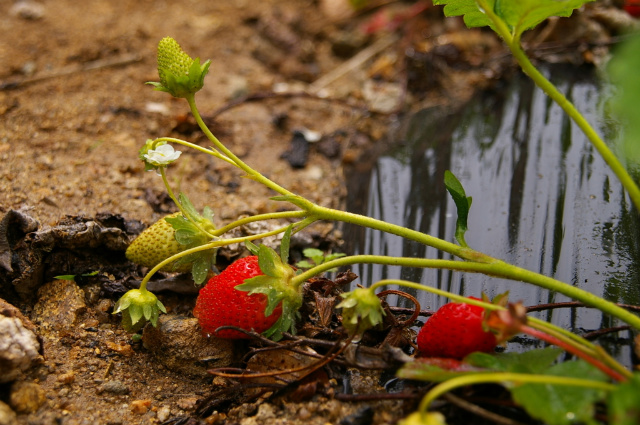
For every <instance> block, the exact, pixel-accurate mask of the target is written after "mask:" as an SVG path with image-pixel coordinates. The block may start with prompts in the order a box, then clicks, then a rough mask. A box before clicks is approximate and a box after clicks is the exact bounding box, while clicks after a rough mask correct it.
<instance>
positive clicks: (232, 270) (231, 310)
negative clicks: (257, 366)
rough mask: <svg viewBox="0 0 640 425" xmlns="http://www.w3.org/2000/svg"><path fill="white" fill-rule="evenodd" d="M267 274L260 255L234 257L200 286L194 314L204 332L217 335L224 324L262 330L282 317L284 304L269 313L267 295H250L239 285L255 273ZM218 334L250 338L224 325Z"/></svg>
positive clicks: (232, 337)
mask: <svg viewBox="0 0 640 425" xmlns="http://www.w3.org/2000/svg"><path fill="white" fill-rule="evenodd" d="M261 275H263V273H262V271H261V270H260V266H259V265H258V257H257V256H255V255H254V256H250V257H245V258H241V259H239V260H236V261H234V262H233V263H232V264H231V265H230V266H228V267H227V268H226V269H224V271H223V272H222V273H220V274H219V275H217V276H214V277H212V278H211V279H210V280H209V282H208V283H207V285H206V286H205V287H204V288H202V290H200V294H199V295H198V299H197V301H196V307H195V308H194V309H193V315H194V316H196V317H197V318H198V321H199V322H200V327H201V328H202V332H203V333H204V334H207V335H214V332H215V330H216V329H218V328H219V327H220V326H237V327H239V328H242V329H246V330H254V331H256V332H259V333H262V332H264V331H266V330H267V329H269V328H271V326H272V325H273V324H274V323H275V322H276V321H277V320H278V319H279V318H280V315H281V314H282V306H281V305H278V306H277V307H276V308H275V309H274V311H273V313H272V314H271V315H270V316H268V317H265V315H264V311H265V309H266V307H267V296H266V295H265V294H262V293H256V294H252V295H249V293H248V292H246V291H240V290H238V289H235V287H236V286H237V285H240V284H242V283H243V282H244V280H245V279H249V278H252V277H255V276H261ZM215 336H217V337H219V338H230V339H241V338H248V337H247V335H245V334H244V333H242V332H239V331H234V330H231V329H224V330H221V331H220V332H218V333H215Z"/></svg>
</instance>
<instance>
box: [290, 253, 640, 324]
mask: <svg viewBox="0 0 640 425" xmlns="http://www.w3.org/2000/svg"><path fill="white" fill-rule="evenodd" d="M461 249H464V248H461ZM486 257H487V258H491V257H488V256H486ZM493 260H494V262H492V263H472V262H467V261H459V260H434V259H429V258H410V257H386V256H380V255H353V256H351V257H342V258H338V259H335V260H331V261H328V262H326V263H323V264H320V265H318V266H315V267H313V268H311V269H309V270H307V271H305V272H303V273H301V274H299V275H297V276H296V277H295V278H294V279H293V280H294V281H304V280H307V279H310V278H312V277H313V276H315V275H317V274H319V273H322V272H325V271H327V270H330V269H332V268H335V267H343V266H350V265H353V264H358V263H363V264H382V265H389V266H404V267H417V268H434V269H449V270H457V271H465V272H470V273H483V274H486V275H489V276H494V277H501V278H505V279H510V280H517V281H521V282H528V283H532V284H534V285H537V286H539V287H541V288H545V289H549V290H551V291H556V292H559V293H561V294H563V295H566V296H568V297H570V298H573V299H575V300H578V301H581V302H583V303H585V304H586V305H589V306H592V307H595V308H597V309H599V310H601V311H602V312H604V313H608V314H610V315H612V316H614V317H617V318H619V319H620V320H623V321H624V322H626V323H628V324H629V325H631V326H633V327H635V328H636V329H640V317H638V316H636V315H635V314H633V313H631V312H629V311H627V310H625V309H623V308H621V307H619V306H617V305H616V304H615V303H612V302H610V301H607V300H605V299H602V298H600V297H598V296H597V295H594V294H592V293H591V292H588V291H585V290H584V289H580V288H577V287H575V286H571V285H568V284H566V283H564V282H561V281H559V280H556V279H553V278H550V277H547V276H544V275H541V274H539V273H534V272H532V271H529V270H525V269H522V268H520V267H517V266H513V265H511V264H508V263H505V262H504V261H500V260H496V259H493ZM298 283H299V282H298Z"/></svg>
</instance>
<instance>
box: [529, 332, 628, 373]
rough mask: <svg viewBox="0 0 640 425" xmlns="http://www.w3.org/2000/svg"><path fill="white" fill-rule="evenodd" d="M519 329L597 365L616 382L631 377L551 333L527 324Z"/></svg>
mask: <svg viewBox="0 0 640 425" xmlns="http://www.w3.org/2000/svg"><path fill="white" fill-rule="evenodd" d="M520 330H521V331H522V332H524V333H526V334H527V335H531V336H532V337H534V338H538V339H540V340H542V341H545V342H548V343H549V344H553V345H556V346H558V347H560V348H562V349H563V350H565V351H568V352H569V353H571V354H573V355H575V356H577V357H580V358H581V359H582V360H584V361H586V362H588V363H590V364H591V365H593V366H595V367H597V368H598V369H600V370H601V371H602V372H604V373H606V374H607V375H609V376H610V377H611V378H612V379H614V380H616V381H618V382H622V381H626V380H627V379H629V378H631V376H632V374H631V372H629V371H625V373H624V374H621V373H618V372H617V371H615V370H613V369H611V368H610V367H608V366H607V365H605V364H604V363H602V362H601V361H600V360H598V359H596V358H594V357H593V356H590V355H588V354H586V353H585V352H584V351H582V350H576V349H575V347H573V346H571V345H569V344H566V343H565V342H564V341H562V340H559V339H557V338H554V337H553V336H551V335H548V334H546V333H544V332H540V331H539V330H537V329H534V328H532V327H531V326H527V325H523V326H521V327H520Z"/></svg>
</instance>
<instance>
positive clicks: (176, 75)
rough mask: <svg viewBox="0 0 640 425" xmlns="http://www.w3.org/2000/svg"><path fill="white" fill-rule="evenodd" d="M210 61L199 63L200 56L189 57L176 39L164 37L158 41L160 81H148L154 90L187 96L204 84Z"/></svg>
mask: <svg viewBox="0 0 640 425" xmlns="http://www.w3.org/2000/svg"><path fill="white" fill-rule="evenodd" d="M210 65H211V61H210V60H208V61H206V62H205V63H204V64H202V65H200V58H196V59H191V57H190V56H189V55H187V54H186V53H185V52H184V51H183V50H182V48H181V47H180V45H179V44H178V42H177V41H175V40H174V39H173V38H171V37H165V38H163V39H162V40H160V42H159V43H158V75H159V76H160V82H159V83H157V82H151V81H150V82H148V83H147V84H151V85H153V86H154V87H155V89H156V90H159V91H164V92H167V93H170V94H171V95H172V96H174V97H182V98H187V97H189V96H192V95H193V94H195V93H196V92H198V91H199V90H200V89H201V88H202V87H203V86H204V77H205V75H207V72H209V66H210Z"/></svg>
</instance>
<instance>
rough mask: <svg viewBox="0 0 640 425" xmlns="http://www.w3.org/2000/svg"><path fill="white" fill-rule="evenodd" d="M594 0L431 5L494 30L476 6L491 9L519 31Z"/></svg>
mask: <svg viewBox="0 0 640 425" xmlns="http://www.w3.org/2000/svg"><path fill="white" fill-rule="evenodd" d="M590 1H594V0H485V1H478V0H434V1H433V4H434V5H444V14H445V16H462V17H463V18H464V23H465V24H466V25H467V26H468V27H470V28H471V27H484V26H489V27H491V28H492V29H493V30H494V31H495V24H494V23H493V21H492V20H491V19H490V18H489V17H488V15H487V14H486V13H485V12H484V11H483V10H482V8H481V7H480V6H479V4H480V3H484V4H485V7H487V8H488V9H490V10H492V11H493V12H494V13H495V14H496V15H497V17H498V18H499V19H501V20H502V21H503V22H504V23H505V24H506V25H507V26H508V27H509V30H510V31H511V32H512V34H513V35H514V37H516V38H519V37H520V35H521V34H522V33H523V32H524V31H526V30H528V29H531V28H534V27H535V26H537V25H538V24H539V23H541V22H542V21H544V20H545V19H547V18H550V17H552V16H560V17H567V16H571V14H572V13H573V10H574V9H577V8H579V7H581V6H582V5H584V4H585V3H588V2H590Z"/></svg>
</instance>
